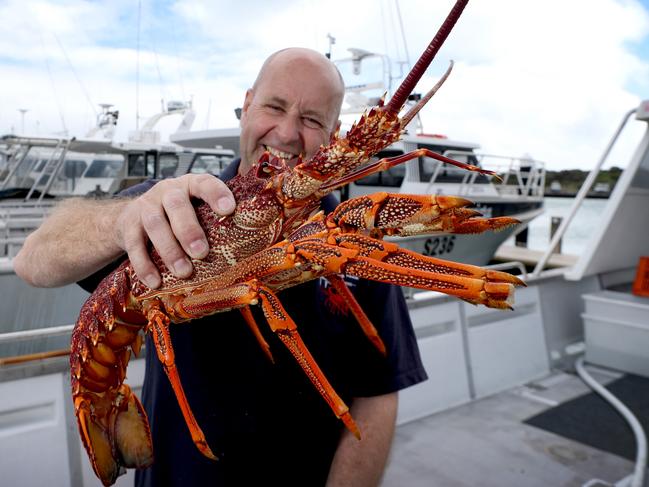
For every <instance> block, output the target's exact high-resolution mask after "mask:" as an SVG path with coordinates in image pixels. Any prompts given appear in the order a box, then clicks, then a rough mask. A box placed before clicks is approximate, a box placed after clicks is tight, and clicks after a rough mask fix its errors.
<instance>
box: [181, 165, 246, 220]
mask: <svg viewBox="0 0 649 487" xmlns="http://www.w3.org/2000/svg"><path fill="white" fill-rule="evenodd" d="M183 177H185V176H183ZM187 177H188V178H189V179H188V183H189V192H190V193H191V195H192V196H195V197H197V198H200V199H202V200H203V201H205V202H206V203H207V204H208V205H210V207H211V208H212V210H214V211H215V212H216V213H218V214H219V215H222V216H225V215H229V214H230V213H232V212H233V211H234V207H235V202H234V196H232V192H231V191H230V189H229V188H228V187H227V186H226V184H225V183H224V182H223V181H221V180H220V179H218V178H215V177H214V176H210V175H208V174H201V175H196V174H190V175H188V176H187Z"/></svg>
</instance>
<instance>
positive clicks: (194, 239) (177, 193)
mask: <svg viewBox="0 0 649 487" xmlns="http://www.w3.org/2000/svg"><path fill="white" fill-rule="evenodd" d="M162 206H163V208H164V211H165V213H166V215H167V218H168V219H169V223H170V225H171V231H172V232H173V235H175V237H176V238H177V239H178V242H179V243H180V245H181V246H182V248H183V249H184V251H185V253H187V255H189V256H191V257H192V258H194V259H202V258H203V257H205V256H206V255H207V251H208V250H209V245H208V243H207V239H206V238H205V232H203V229H202V228H201V226H200V224H199V223H198V218H197V217H196V210H195V209H194V207H193V205H192V204H191V200H190V199H189V196H188V195H187V193H185V192H184V191H183V190H182V189H179V188H174V189H170V190H168V191H166V192H165V193H164V194H163V196H162Z"/></svg>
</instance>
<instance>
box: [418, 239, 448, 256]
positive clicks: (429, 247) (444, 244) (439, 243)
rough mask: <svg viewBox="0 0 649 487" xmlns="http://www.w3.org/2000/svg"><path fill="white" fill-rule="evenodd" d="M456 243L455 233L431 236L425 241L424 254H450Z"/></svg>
mask: <svg viewBox="0 0 649 487" xmlns="http://www.w3.org/2000/svg"><path fill="white" fill-rule="evenodd" d="M454 245H455V235H445V236H443V237H431V238H428V239H426V242H424V251H423V254H424V255H430V256H437V255H443V254H448V253H450V252H452V251H453V246H454Z"/></svg>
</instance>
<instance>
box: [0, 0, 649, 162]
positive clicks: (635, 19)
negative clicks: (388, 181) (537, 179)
mask: <svg viewBox="0 0 649 487" xmlns="http://www.w3.org/2000/svg"><path fill="white" fill-rule="evenodd" d="M452 3H453V2H452V1H451V0H444V1H439V2H430V1H426V0H401V1H399V2H398V4H397V3H396V2H393V1H388V0H381V1H378V2H377V1H370V0H359V1H356V2H349V1H344V2H343V1H342V0H330V1H327V2H324V1H317V0H282V1H278V2H272V3H271V2H262V1H255V2H234V1H228V2H204V1H198V0H178V1H165V2H154V1H152V0H149V1H143V2H141V10H140V15H139V16H138V7H137V4H134V3H133V2H130V1H128V2H127V1H126V0H119V1H116V2H110V3H108V2H90V1H81V0H65V1H58V2H49V1H44V0H42V1H29V0H28V1H21V2H19V1H17V0H8V1H5V2H3V3H1V4H0V16H2V18H11V19H12V22H6V23H5V25H3V30H2V31H0V53H2V54H0V76H1V77H2V80H3V83H2V87H3V89H2V92H0V132H7V131H9V130H10V129H11V127H14V128H15V129H19V128H20V125H21V118H20V114H19V112H18V109H19V108H28V109H29V110H30V111H29V112H27V114H26V115H25V126H26V130H28V131H31V132H34V131H36V130H38V131H40V132H41V133H46V132H57V131H61V130H62V129H63V125H65V128H67V130H68V131H69V132H70V133H72V134H74V135H83V134H84V133H85V132H86V131H87V130H88V129H89V128H90V126H91V125H92V124H93V123H94V117H95V112H96V110H97V104H98V103H105V102H109V103H113V104H115V106H116V107H117V108H118V109H119V110H120V113H121V116H120V125H119V129H118V137H121V138H125V137H126V135H127V134H128V132H129V131H131V130H133V129H134V128H135V120H136V118H135V112H136V93H137V98H138V99H139V110H138V111H139V113H140V115H141V117H145V116H149V115H153V114H154V113H156V112H157V111H159V108H160V100H161V98H164V99H165V100H166V101H169V100H173V99H180V100H188V99H189V98H193V100H194V104H195V107H196V109H197V112H198V114H197V118H196V120H197V122H196V124H195V128H201V129H202V128H204V127H205V126H206V125H209V126H211V127H215V128H216V127H228V126H233V125H235V124H236V120H235V119H234V116H233V114H232V113H233V109H234V108H236V107H237V106H239V105H240V104H241V101H242V100H243V95H244V93H245V89H246V88H247V87H248V86H249V85H250V84H251V83H252V81H253V79H254V77H255V75H256V72H257V70H258V68H259V66H260V65H261V63H262V62H263V60H264V59H265V57H266V56H268V55H269V54H270V53H272V52H274V51H276V50H278V49H280V48H283V47H286V46H291V45H294V46H304V47H311V48H314V49H317V50H319V51H321V52H325V51H327V50H328V49H329V44H328V39H327V34H328V33H329V34H331V35H332V36H334V37H335V38H336V43H335V44H334V45H333V46H331V47H332V52H333V56H334V58H341V57H346V56H348V54H349V53H348V52H347V48H348V47H358V48H363V49H367V50H369V51H373V52H378V53H385V54H387V55H389V56H390V57H391V58H392V59H393V60H395V61H396V60H404V61H405V59H406V50H407V53H408V57H409V61H410V63H412V62H414V60H415V58H416V57H417V55H418V54H419V52H420V51H422V50H423V49H424V48H425V46H426V45H427V43H428V42H429V41H430V38H431V37H432V35H433V33H434V32H435V31H436V29H437V27H438V26H439V25H440V23H441V22H442V20H443V18H444V17H445V16H446V14H447V12H448V10H449V9H450V7H451V5H452ZM397 5H398V7H399V11H397V9H396V6H397ZM399 13H400V16H399ZM138 17H139V29H138ZM399 17H400V18H401V20H402V23H403V26H404V31H405V32H404V37H405V39H406V44H405V45H404V42H403V37H402V34H401V32H400V29H399V25H400V22H399ZM138 31H139V46H140V48H139V51H138V49H137V43H138ZM648 37H649V13H648V9H647V6H646V5H643V4H641V3H639V2H638V1H635V0H590V1H587V0H573V1H571V2H564V1H561V0H547V1H545V2H531V1H520V0H518V1H517V0H492V1H490V2H484V1H476V0H473V1H472V2H470V3H469V5H468V6H467V8H466V11H465V13H464V14H463V16H462V18H461V19H460V21H459V22H458V24H457V26H456V28H455V29H454V31H453V32H452V34H451V36H450V37H449V39H448V41H447V43H446V45H445V46H444V47H443V48H442V50H441V51H440V53H439V56H438V59H437V60H436V61H435V63H434V65H433V66H432V67H431V69H430V72H429V73H428V74H427V75H426V76H425V77H424V79H423V80H422V81H421V83H420V86H419V89H420V90H422V91H423V90H426V89H428V88H430V87H431V86H432V85H433V84H434V83H435V81H436V79H437V78H438V77H439V76H440V75H441V73H442V72H443V71H444V70H445V69H446V67H447V65H448V61H449V60H450V59H454V60H455V61H456V67H455V69H454V72H453V74H452V75H451V78H450V79H449V80H448V82H447V84H446V85H445V86H444V87H443V88H442V89H441V90H440V92H439V93H438V94H437V96H436V97H435V99H433V100H432V101H431V102H430V104H429V106H428V107H426V108H425V109H424V111H423V113H422V118H423V121H424V127H425V129H426V131H429V132H437V133H440V132H441V133H446V134H447V135H449V136H450V137H452V138H454V139H459V140H469V141H474V142H478V143H480V144H481V145H482V147H483V149H484V150H485V151H488V152H490V153H510V154H514V155H520V154H522V153H530V154H532V155H533V156H535V157H537V158H539V159H541V160H545V161H546V162H547V163H548V166H549V167H550V168H555V169H558V168H566V167H582V168H586V167H589V166H591V165H592V164H593V163H594V161H595V160H597V158H598V157H599V154H600V152H601V151H602V150H603V148H604V146H605V145H606V141H607V140H608V138H609V137H610V136H611V134H612V133H613V131H614V130H615V128H616V126H617V124H618V123H619V120H620V118H621V116H622V114H623V113H624V112H626V111H627V110H628V109H630V108H632V107H634V106H635V105H637V103H638V102H639V101H640V99H641V98H642V97H647V94H648V93H649V81H648V80H649V76H648V75H649V38H648ZM406 48H407V49H406ZM138 58H139V64H138V62H137V60H138ZM138 66H139V67H138ZM392 68H393V69H392V74H393V76H396V74H397V72H398V65H397V64H396V63H395V64H394V65H393V66H392ZM137 78H139V84H137V87H138V88H139V89H136V79H137ZM64 122H65V123H64ZM142 122H143V120H141V121H140V124H141V123H142ZM639 125H640V127H636V129H635V132H634V135H633V137H637V134H638V133H639V131H641V130H642V129H643V128H644V127H643V126H642V125H643V124H639ZM633 137H631V139H633ZM632 144H633V142H632V141H631V142H628V143H626V149H625V150H626V152H624V150H622V152H621V153H620V154H619V155H616V156H615V158H616V160H615V161H613V162H614V163H616V164H618V165H620V164H624V163H625V162H624V161H625V160H627V159H628V152H629V151H630V150H631V146H632Z"/></svg>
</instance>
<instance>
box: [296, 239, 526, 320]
mask: <svg viewBox="0 0 649 487" xmlns="http://www.w3.org/2000/svg"><path fill="white" fill-rule="evenodd" d="M376 242H377V243H381V244H385V243H386V242H380V241H376ZM295 248H296V253H297V255H298V256H299V257H300V258H301V259H303V260H304V261H305V262H307V263H309V264H310V265H318V266H322V267H324V268H326V269H327V270H328V271H330V272H331V271H334V272H336V273H345V274H349V275H352V276H356V277H360V278H364V279H369V280H371V281H379V282H386V283H389V284H396V285H398V286H410V287H416V288H420V289H426V290H429V291H439V292H442V293H444V294H449V295H452V296H457V297H459V298H462V299H466V300H468V301H470V302H472V303H476V304H484V305H485V306H488V307H490V308H507V309H510V308H511V304H510V301H511V298H512V297H513V290H514V284H518V282H519V281H518V279H517V278H515V277H513V276H512V278H504V277H503V278H502V279H501V278H500V277H498V278H497V279H496V280H495V281H494V282H492V281H491V280H490V278H489V276H486V275H485V276H483V277H482V278H474V277H468V276H463V275H456V274H452V273H440V272H430V271H426V270H422V269H421V268H419V266H417V263H418V262H420V261H421V262H423V263H426V264H427V260H426V259H428V258H427V257H425V256H420V255H418V254H416V253H412V254H411V255H410V257H411V258H412V263H411V264H410V265H409V266H408V267H402V266H400V265H395V264H391V263H387V262H384V261H383V258H371V257H364V256H362V255H360V251H358V250H355V249H350V248H344V247H338V246H335V245H331V244H328V243H325V242H323V241H322V240H318V239H309V240H304V241H298V242H295ZM387 255H389V254H386V256H387ZM448 265H449V266H450V267H453V265H454V264H453V263H450V262H449V263H448ZM499 274H505V273H499ZM499 274H497V276H499ZM512 279H513V280H514V282H511V281H512Z"/></svg>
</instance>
